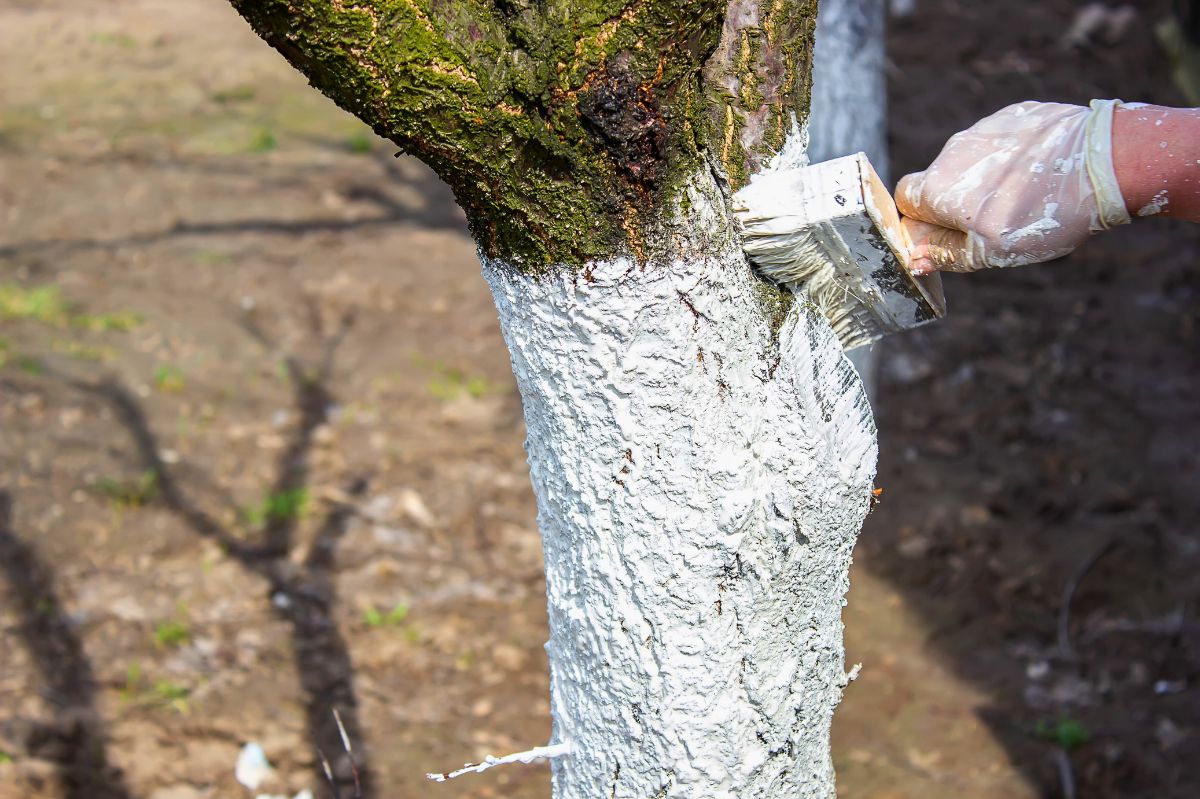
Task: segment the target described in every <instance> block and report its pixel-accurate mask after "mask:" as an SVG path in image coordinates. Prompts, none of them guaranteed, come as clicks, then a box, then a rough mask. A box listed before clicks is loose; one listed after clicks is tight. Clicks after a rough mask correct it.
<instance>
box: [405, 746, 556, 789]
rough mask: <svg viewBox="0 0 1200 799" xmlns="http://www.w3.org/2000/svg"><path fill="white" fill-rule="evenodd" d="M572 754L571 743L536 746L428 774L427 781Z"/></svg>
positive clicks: (450, 778)
mask: <svg viewBox="0 0 1200 799" xmlns="http://www.w3.org/2000/svg"><path fill="white" fill-rule="evenodd" d="M569 754H571V742H570V741H567V742H565V743H558V744H549V745H547V746H535V747H533V748H532V749H526V750H525V751H524V752H514V753H513V754H511V755H505V756H504V757H496V756H494V755H488V756H487V757H485V758H484V759H483V762H482V763H467V764H466V765H465V766H463V767H462V768H460V769H458V770H457V771H449V772H446V773H444V774H434V773H429V774H426V775H425V777H426V779H430V780H433V781H434V782H446V781H447V780H453V779H456V778H458V777H461V776H463V775H465V774H479V773H482V772H484V771H487V770H488V769H490V768H495V767H496V766H505V765H508V764H510V763H535V762H537V761H539V760H551V759H553V758H556V757H563V756H565V755H569Z"/></svg>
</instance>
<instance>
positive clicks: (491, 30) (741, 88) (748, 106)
mask: <svg viewBox="0 0 1200 799" xmlns="http://www.w3.org/2000/svg"><path fill="white" fill-rule="evenodd" d="M233 3H234V5H235V7H237V8H238V9H239V10H240V11H241V12H242V13H243V15H245V16H246V17H247V18H248V19H249V20H250V22H251V23H252V24H253V25H254V26H255V28H256V30H258V31H259V33H260V34H262V35H263V36H264V38H266V39H267V40H268V41H270V42H271V43H272V44H274V45H275V46H276V47H277V48H278V49H280V51H281V52H283V53H284V55H285V56H287V57H288V58H289V60H290V61H291V62H292V63H293V64H295V65H296V66H297V67H299V68H300V69H302V70H303V71H305V72H306V74H308V75H309V76H310V78H311V79H312V80H313V82H314V83H315V84H316V85H317V86H318V87H320V88H321V89H323V90H324V91H325V92H326V93H328V94H330V95H331V96H332V97H333V98H334V99H335V100H337V101H338V102H339V103H340V104H341V105H343V106H344V107H346V108H348V109H350V110H352V111H354V112H355V113H357V114H358V115H359V116H361V117H362V118H363V119H365V120H366V121H367V122H369V123H370V124H372V125H373V126H374V127H375V129H376V130H377V131H378V132H380V133H381V134H383V135H386V136H389V137H390V138H392V139H393V140H394V141H396V142H397V143H399V144H401V145H402V146H403V147H405V148H407V149H409V150H411V151H413V152H414V153H415V154H417V155H419V156H421V157H422V158H424V159H425V160H427V161H428V162H429V163H430V164H431V165H432V166H433V167H434V168H435V169H437V170H438V171H439V173H440V174H441V175H442V176H443V177H444V178H445V179H446V180H447V181H448V182H449V183H450V185H451V186H452V187H453V188H454V190H455V193H456V196H457V197H458V199H459V202H460V204H462V205H463V207H464V209H465V210H466V211H467V215H468V218H469V220H470V222H471V226H472V231H473V232H474V234H475V236H476V239H477V241H478V242H479V245H480V251H481V259H482V262H483V267H484V275H485V277H486V278H487V280H488V282H489V284H490V285H491V288H492V291H493V295H494V297H495V300H496V305H497V308H498V309H499V313H500V321H501V328H502V331H503V333H504V337H505V340H506V342H507V344H508V347H509V351H510V354H511V356H512V362H513V368H514V371H515V373H516V375H517V380H518V385H519V387H520V391H521V396H522V400H523V403H524V408H525V419H526V425H527V428H528V433H529V438H528V444H527V447H528V450H529V460H530V466H531V472H532V478H533V485H534V490H535V493H536V495H537V500H538V508H539V527H540V529H541V532H542V536H543V542H544V548H545V561H546V571H547V587H548V599H549V609H550V628H551V635H550V642H549V644H548V646H547V650H548V652H549V656H550V669H551V681H552V700H553V712H554V742H556V743H563V742H569V743H570V744H571V747H572V749H571V752H570V754H569V755H567V756H565V757H562V758H559V759H557V760H555V762H554V769H553V770H554V786H555V795H556V796H557V797H560V799H564V798H566V797H570V798H572V799H573V798H574V797H600V796H604V797H667V796H671V797H689V798H692V799H716V798H717V797H750V796H755V797H767V798H772V797H779V798H780V799H782V797H789V799H790V798H791V797H823V798H824V797H831V796H833V795H834V787H833V769H832V763H831V759H830V754H829V728H830V722H831V718H832V713H833V708H834V707H835V705H836V704H837V702H838V700H839V698H840V696H841V690H842V688H843V687H844V685H845V682H846V676H845V673H844V668H843V650H842V640H841V638H842V637H841V633H842V626H841V607H842V604H843V597H844V595H845V592H846V589H847V574H848V569H849V563H850V553H851V549H852V547H853V543H854V539H855V536H856V534H857V532H858V530H859V529H860V527H861V523H862V520H863V518H864V516H865V515H866V513H867V510H868V507H869V497H870V489H871V486H872V478H873V472H874V464H875V454H876V445H875V431H874V426H873V423H872V421H871V417H870V410H869V407H868V404H867V400H866V395H865V393H864V391H863V388H862V385H861V383H860V382H859V380H858V378H857V376H856V375H855V373H854V371H853V369H852V368H851V367H850V364H849V362H848V361H847V360H846V359H845V358H844V357H843V355H842V353H841V350H840V348H839V347H838V345H837V342H836V341H835V339H834V337H833V335H832V333H831V331H830V330H829V329H828V326H827V325H826V324H825V321H824V319H823V318H822V317H821V316H820V315H819V314H817V313H816V312H814V311H812V310H811V309H810V308H808V307H806V306H800V305H798V304H795V303H793V302H792V301H791V300H792V298H791V294H790V293H787V292H783V291H780V290H778V289H777V288H775V287H773V286H771V285H769V284H767V283H765V282H763V281H762V280H760V279H759V278H757V277H756V276H755V275H754V273H753V272H752V270H751V269H750V267H749V265H748V263H747V262H746V259H745V257H744V256H743V254H742V251H741V246H740V241H739V237H738V235H737V233H736V231H735V228H734V225H733V223H732V220H731V216H730V214H729V211H728V208H727V202H726V201H727V198H728V196H729V193H730V191H731V189H734V188H737V187H738V186H740V185H741V184H742V183H744V182H745V181H746V180H748V179H750V178H751V176H752V175H753V174H754V173H755V172H757V171H760V170H762V169H768V168H776V167H778V166H787V165H791V164H796V163H799V162H801V161H802V160H803V158H804V153H803V149H802V147H801V141H802V137H801V135H800V132H799V124H800V123H801V122H803V120H804V119H805V117H806V116H807V109H808V97H809V91H810V87H811V82H810V80H809V77H810V66H811V59H812V42H813V29H814V24H815V19H814V14H815V4H814V3H813V2H811V0H783V1H782V2H772V3H766V2H763V3H755V2H751V1H750V0H731V1H730V2H729V5H728V7H727V8H726V6H725V3H724V0H721V2H717V3H712V2H695V0H693V2H688V3H684V4H682V5H680V4H678V3H673V4H672V3H667V2H665V0H633V1H632V2H630V3H628V4H625V5H619V4H616V3H613V4H611V5H610V4H609V3H607V2H605V0H597V2H596V3H595V4H594V5H587V4H584V3H582V2H581V0H574V2H557V3H554V2H551V3H546V4H539V5H537V7H536V8H535V7H534V6H533V5H526V4H523V3H522V2H520V0H517V1H516V2H513V3H511V4H510V3H503V4H498V5H497V6H494V7H493V6H491V5H484V4H477V3H474V2H471V0H456V2H454V3H444V4H441V5H438V6H434V5H426V4H423V3H422V2H421V0H362V1H361V2H359V3H356V4H354V5H350V4H347V3H344V2H341V1H340V0H304V2H302V3H300V4H297V3H296V2H295V1H294V0H259V2H253V3H252V2H251V1H250V0H233ZM297 5H298V7H297ZM831 63H832V62H831ZM780 153H782V154H783V155H779V154H780Z"/></svg>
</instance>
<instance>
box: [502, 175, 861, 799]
mask: <svg viewBox="0 0 1200 799" xmlns="http://www.w3.org/2000/svg"><path fill="white" fill-rule="evenodd" d="M706 194H708V196H711V194H709V193H707V192H706ZM691 200H692V203H691V208H692V211H691V212H690V214H691V216H690V218H688V219H686V220H681V221H680V222H679V223H678V227H677V228H676V229H677V230H679V231H681V232H683V233H686V234H688V241H681V243H677V256H676V257H674V258H673V259H671V260H670V262H669V263H661V262H660V263H653V264H648V265H643V266H639V265H637V264H635V263H632V262H630V261H628V260H626V259H621V258H618V259H613V260H607V261H597V262H594V263H591V264H589V265H588V266H587V268H586V269H584V270H582V271H579V272H574V271H569V270H552V271H550V272H548V273H545V274H542V275H538V276H527V275H523V274H520V273H519V272H517V271H516V270H514V269H512V268H510V267H509V266H508V265H506V264H504V263H502V262H498V261H493V260H488V259H486V258H485V259H483V266H484V275H485V277H486V278H487V280H488V283H489V284H490V286H491V288H492V292H493V295H494V298H495V301H496V306H497V308H498V310H499V314H500V322H501V328H502V330H503V333H504V338H505V341H506V343H507V344H508V347H509V352H510V355H511V358H512V365H513V370H514V372H515V373H516V376H517V382H518V385H519V387H520V390H521V397H522V400H523V402H524V409H525V421H526V425H527V428H528V441H527V449H528V452H529V462H530V468H531V473H532V478H533V485H534V490H535V493H536V496H537V501H538V510H539V514H538V523H539V527H540V529H541V532H542V537H543V545H544V549H545V562H546V574H547V593H548V601H549V611H550V641H549V643H548V644H547V651H548V653H549V658H550V668H551V678H552V688H551V692H552V702H553V713H554V735H553V739H552V740H553V742H556V743H559V744H569V745H570V746H571V747H572V752H571V754H570V755H568V756H565V757H560V758H557V759H555V760H554V761H553V773H554V795H555V797H557V799H583V798H584V797H587V798H588V799H596V798H597V797H614V798H617V797H631V798H632V797H636V799H649V797H679V798H680V799H723V798H724V797H729V798H730V799H732V798H733V797H737V798H738V799H746V798H747V797H762V798H763V799H783V798H784V797H786V798H787V799H797V798H805V799H806V798H808V797H820V799H829V797H832V796H834V787H833V768H832V763H831V760H830V755H829V728H830V721H831V718H832V714H833V709H834V706H835V705H836V704H837V702H838V700H839V699H840V696H841V691H842V688H843V687H844V686H845V684H846V681H847V680H846V674H845V672H844V664H843V649H842V623H841V608H842V605H843V596H844V594H845V592H846V589H847V587H848V580H847V572H848V569H849V564H850V553H851V549H852V547H853V545H854V540H855V537H856V535H857V533H858V531H859V529H860V528H861V525H862V520H863V518H864V516H865V514H866V512H867V509H868V506H869V494H870V489H871V487H872V480H873V475H874V467H875V456H876V443H875V429H874V425H873V422H872V419H871V414H870V409H869V407H868V404H867V401H866V396H865V394H864V392H863V389H862V386H861V383H860V382H859V379H858V377H857V375H856V374H855V373H854V371H853V369H852V368H851V367H850V364H849V362H848V361H847V360H846V359H845V358H844V357H843V355H842V353H841V350H840V348H839V347H838V345H837V343H836V341H835V339H834V337H833V334H832V332H831V330H830V328H829V326H828V325H827V324H826V323H825V321H824V319H822V318H821V317H820V316H819V315H818V314H817V313H816V312H815V311H813V310H812V309H810V308H806V307H802V306H794V307H793V308H792V309H791V310H790V311H789V312H788V314H787V317H786V320H785V321H784V323H783V325H782V328H781V329H780V330H779V331H778V345H777V344H776V336H775V334H774V333H773V331H772V329H771V325H770V321H769V315H768V314H767V313H765V312H764V309H763V307H762V306H761V305H760V301H759V299H758V298H759V297H760V296H761V295H762V286H761V283H759V281H758V279H757V278H755V277H754V276H753V275H752V273H751V271H750V267H749V266H748V264H747V262H746V260H745V258H744V256H743V254H742V252H741V250H740V248H739V246H738V244H737V242H736V241H735V240H734V239H733V238H732V237H731V236H729V235H728V233H726V232H724V231H728V230H729V221H728V219H727V218H726V216H725V211H724V209H723V208H721V209H719V210H717V209H714V206H713V204H711V203H708V202H706V201H705V199H704V195H702V194H700V193H693V194H692V196H691ZM697 231H721V232H716V233H697ZM697 239H698V240H697Z"/></svg>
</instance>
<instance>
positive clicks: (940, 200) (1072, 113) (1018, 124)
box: [896, 100, 1129, 275]
mask: <svg viewBox="0 0 1200 799" xmlns="http://www.w3.org/2000/svg"><path fill="white" fill-rule="evenodd" d="M1117 104H1119V101H1116V100H1096V101H1093V103H1092V106H1091V108H1085V107H1083V106H1075V105H1062V104H1059V103H1036V102H1026V103H1018V104H1016V105H1010V106H1008V107H1007V108H1004V109H1002V110H1000V111H998V112H996V113H995V114H992V115H991V116H989V117H987V118H986V119H983V120H981V121H979V122H977V123H976V124H975V125H973V126H972V127H971V128H969V129H967V130H965V131H963V132H961V133H957V134H955V135H954V136H952V137H951V138H950V140H949V141H948V142H946V146H945V147H944V148H943V149H942V152H941V154H940V155H938V157H937V159H936V160H934V162H933V164H931V165H930V166H929V168H928V169H926V170H925V171H924V172H917V173H915V174H912V175H907V176H905V177H904V178H902V179H901V180H900V184H899V185H898V186H897V188H896V205H897V207H898V208H899V209H900V213H901V214H903V216H904V217H905V218H904V219H903V224H904V227H905V231H906V232H907V234H908V236H909V238H910V240H911V244H912V247H911V249H910V253H911V258H912V260H911V266H910V268H911V270H912V271H913V272H914V273H915V274H918V275H921V274H928V273H930V272H933V271H935V270H939V269H940V270H946V271H954V272H973V271H976V270H979V269H985V268H988V267H1002V266H1019V265H1022V264H1031V263H1037V262H1040V261H1049V260H1051V259H1053V258H1059V257H1061V256H1063V255H1066V254H1067V253H1069V252H1071V251H1072V250H1074V249H1075V248H1076V247H1078V246H1079V245H1080V244H1081V243H1082V242H1083V241H1084V240H1085V239H1086V238H1087V237H1088V236H1089V235H1091V234H1092V233H1093V232H1095V231H1098V230H1103V229H1106V228H1109V227H1113V226H1115V225H1120V224H1124V223H1126V222H1128V221H1129V213H1128V212H1127V211H1126V209H1125V201H1124V199H1123V198H1122V197H1121V189H1120V186H1119V185H1118V183H1117V178H1116V175H1115V173H1114V170H1113V161H1112V114H1113V108H1114V106H1115V105H1117Z"/></svg>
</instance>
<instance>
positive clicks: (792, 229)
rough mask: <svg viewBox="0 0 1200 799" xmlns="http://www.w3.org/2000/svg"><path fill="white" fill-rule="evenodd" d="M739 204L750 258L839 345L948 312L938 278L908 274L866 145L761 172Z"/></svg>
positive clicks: (897, 229)
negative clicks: (814, 312) (825, 324)
mask: <svg viewBox="0 0 1200 799" xmlns="http://www.w3.org/2000/svg"><path fill="white" fill-rule="evenodd" d="M733 210H734V214H735V215H736V216H737V218H738V220H739V221H740V223H741V227H742V233H743V241H742V248H743V249H744V250H745V252H746V255H747V257H748V258H749V259H750V262H751V263H752V264H753V265H754V266H755V268H757V269H758V271H759V272H760V273H761V274H762V275H763V276H764V277H766V278H768V279H769V280H772V281H774V282H775V283H779V284H781V285H784V286H787V287H788V288H790V289H791V290H792V291H793V292H794V293H795V294H796V296H797V297H798V298H799V299H801V300H802V301H805V302H808V303H811V304H812V305H814V306H815V307H816V308H818V309H819V310H820V311H821V313H823V314H824V315H825V317H826V318H827V319H828V320H829V324H830V325H831V326H832V327H833V332H834V333H835V334H836V335H837V337H838V341H840V342H841V344H842V347H843V349H847V350H849V349H853V348H854V347H861V346H863V345H864V344H870V343H872V342H874V341H877V340H878V339H880V338H882V337H883V336H885V335H887V334H888V333H894V332H896V331H899V330H907V329H908V328H912V327H916V326H917V325H922V324H925V323H926V322H930V321H932V320H934V319H938V318H941V317H942V316H944V315H945V313H946V300H945V296H944V295H943V293H942V283H941V278H940V277H939V276H938V275H937V274H933V275H929V276H927V277H917V276H915V275H913V274H912V273H911V272H909V268H908V263H909V256H908V251H909V243H908V237H907V236H906V235H905V232H904V229H903V227H902V226H901V224H900V214H899V213H898V212H897V210H896V203H895V202H894V201H893V200H892V196H891V194H890V193H889V192H888V190H887V187H886V186H884V185H883V181H881V180H880V179H879V176H878V175H877V174H875V170H874V169H873V168H872V167H871V163H870V161H868V160H867V157H866V156H865V155H863V154H862V153H857V154H855V155H848V156H845V157H843V158H835V159H833V160H831V161H825V162H822V163H820V164H814V165H812V166H805V167H796V168H791V169H781V170H777V171H773V172H763V173H759V174H758V175H755V176H754V178H753V179H752V180H751V181H750V184H749V185H747V186H746V187H745V188H743V189H742V190H741V191H739V192H737V194H735V195H734V202H733Z"/></svg>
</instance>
